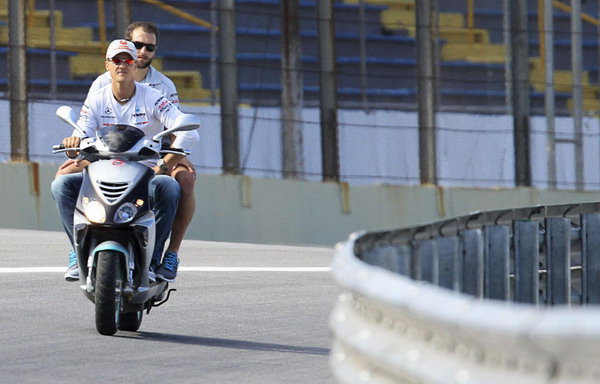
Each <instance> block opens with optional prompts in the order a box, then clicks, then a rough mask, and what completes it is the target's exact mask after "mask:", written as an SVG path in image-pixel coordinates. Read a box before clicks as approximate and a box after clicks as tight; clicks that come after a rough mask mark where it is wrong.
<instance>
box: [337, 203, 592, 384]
mask: <svg viewBox="0 0 600 384" xmlns="http://www.w3.org/2000/svg"><path fill="white" fill-rule="evenodd" d="M333 274H334V277H335V279H336V280H337V282H338V283H339V284H340V285H341V287H342V288H343V290H344V292H343V293H342V294H341V295H340V297H339V299H338V302H337V303H336V306H335V308H334V310H333V313H332V315H331V326H332V329H333V331H334V336H335V341H334V347H333V350H332V355H331V366H332V369H333V371H334V374H335V376H336V378H337V380H338V381H339V382H341V383H358V382H361V383H364V382H368V383H392V382H400V383H440V384H441V383H444V384H448V383H527V384H536V383H550V382H551V383H592V382H594V383H597V382H600V367H598V364H597V363H596V362H595V359H596V358H595V357H596V356H597V353H598V352H600V307H597V306H595V305H589V304H596V303H598V301H599V300H600V204H599V203H586V204H573V205H557V206H535V207H526V208H519V209H510V210H501V211H489V212H475V213H472V214H470V215H466V216H462V217H458V218H454V219H451V220H445V221H440V222H435V223H431V224H427V225H420V226H414V227H409V228H402V229H393V230H382V231H370V232H360V233H355V234H353V235H351V237H350V239H349V240H348V241H346V242H345V243H341V244H339V245H338V246H337V248H336V255H335V259H334V263H333ZM588 305H589V306H588Z"/></svg>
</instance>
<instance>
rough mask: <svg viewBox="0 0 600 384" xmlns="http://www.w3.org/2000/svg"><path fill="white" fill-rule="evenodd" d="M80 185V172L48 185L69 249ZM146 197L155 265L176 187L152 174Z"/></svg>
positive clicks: (170, 180)
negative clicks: (152, 221)
mask: <svg viewBox="0 0 600 384" xmlns="http://www.w3.org/2000/svg"><path fill="white" fill-rule="evenodd" d="M82 182H83V174H82V173H72V174H69V175H62V176H59V177H57V178H56V179H54V181H52V185H51V189H52V196H53V197H54V200H55V201H56V206H57V208H58V212H59V214H60V218H61V220H62V223H63V227H64V228H65V232H66V233H67V236H68V237H69V241H70V242H71V246H73V247H74V244H75V243H74V241H73V216H74V215H75V206H76V205H77V197H78V196H79V189H80V188H81V183H82ZM149 195H150V196H149V198H150V206H151V207H152V211H154V216H155V218H156V241H155V244H154V252H153V254H152V262H153V263H155V264H156V265H159V264H160V261H161V259H162V252H163V248H164V247H165V242H166V241H167V238H168V237H169V233H170V232H171V227H172V226H173V219H175V213H177V206H178V205H179V195H180V189H179V184H177V181H175V179H173V178H172V177H170V176H165V175H156V176H154V177H153V178H152V181H150V186H149Z"/></svg>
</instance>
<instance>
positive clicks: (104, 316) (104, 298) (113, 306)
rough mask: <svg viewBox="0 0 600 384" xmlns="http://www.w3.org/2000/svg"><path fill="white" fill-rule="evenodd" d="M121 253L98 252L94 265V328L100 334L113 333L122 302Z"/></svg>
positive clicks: (115, 330) (115, 329)
mask: <svg viewBox="0 0 600 384" xmlns="http://www.w3.org/2000/svg"><path fill="white" fill-rule="evenodd" d="M120 256H121V254H120V253H119V252H114V251H102V252H99V253H98V259H97V260H98V262H97V265H96V289H95V292H96V293H95V298H94V299H95V300H94V301H95V304H96V330H97V331H98V333H100V334H101V335H108V336H110V335H114V334H115V333H116V332H117V325H118V324H119V319H120V316H121V306H122V304H123V301H122V300H123V298H122V292H123V281H124V276H123V269H122V268H121V257H120Z"/></svg>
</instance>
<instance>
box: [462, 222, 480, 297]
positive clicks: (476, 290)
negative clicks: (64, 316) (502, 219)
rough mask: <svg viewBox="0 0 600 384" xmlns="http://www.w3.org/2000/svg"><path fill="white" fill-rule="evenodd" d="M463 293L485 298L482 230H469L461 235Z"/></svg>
mask: <svg viewBox="0 0 600 384" xmlns="http://www.w3.org/2000/svg"><path fill="white" fill-rule="evenodd" d="M461 237H462V245H463V250H462V260H461V263H460V267H461V290H460V291H461V292H463V293H467V294H470V295H473V296H476V297H483V234H482V232H481V230H480V229H468V230H466V231H464V232H463V233H462V234H461Z"/></svg>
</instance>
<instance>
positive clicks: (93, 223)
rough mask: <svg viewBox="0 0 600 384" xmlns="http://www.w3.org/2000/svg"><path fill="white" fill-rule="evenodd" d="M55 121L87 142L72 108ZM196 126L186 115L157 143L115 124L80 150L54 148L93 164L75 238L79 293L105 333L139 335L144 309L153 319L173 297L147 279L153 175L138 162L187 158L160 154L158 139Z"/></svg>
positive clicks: (152, 228) (85, 181) (87, 175)
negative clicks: (155, 311)
mask: <svg viewBox="0 0 600 384" xmlns="http://www.w3.org/2000/svg"><path fill="white" fill-rule="evenodd" d="M56 115H57V116H58V117H60V118H61V119H62V120H64V121H65V122H67V123H68V124H69V125H71V126H72V127H73V128H75V129H76V130H78V131H79V132H81V133H82V135H83V136H85V134H84V133H83V131H82V130H81V128H79V127H78V126H77V124H76V117H75V113H74V111H73V110H72V109H71V108H70V107H67V106H62V107H60V108H58V109H57V111H56ZM199 126H200V124H199V120H198V118H197V117H196V116H194V115H188V114H185V115H181V116H179V117H178V119H177V120H176V122H175V124H174V125H173V126H172V127H171V128H170V129H167V130H164V131H162V132H160V133H159V134H157V135H156V136H154V137H153V138H152V140H148V139H145V138H144V133H143V132H142V131H141V130H140V129H138V128H136V127H133V126H129V125H111V126H108V127H103V128H101V129H100V130H99V131H98V133H97V137H93V138H84V139H82V141H81V144H80V147H79V148H69V149H66V148H64V147H63V146H62V145H55V146H53V153H61V152H65V151H67V150H74V149H75V150H79V153H80V155H79V157H80V158H81V159H83V160H88V161H89V162H90V164H89V165H88V166H87V167H86V168H85V169H84V170H83V182H82V185H81V190H80V192H79V197H78V199H77V206H76V209H75V216H74V228H73V229H74V232H73V237H74V240H75V252H76V253H77V261H78V265H79V281H80V287H81V289H82V290H83V292H84V294H85V295H86V296H87V298H88V299H90V300H91V301H92V302H93V303H94V304H95V312H96V330H97V331H98V332H99V333H100V334H103V335H113V334H115V333H116V332H117V329H120V330H124V331H137V330H138V329H139V327H140V325H141V323H142V317H143V312H144V310H146V311H147V312H146V313H149V312H150V309H151V308H152V307H158V306H160V305H161V304H163V303H165V302H166V301H167V300H168V299H169V296H170V294H171V292H172V291H174V289H170V290H169V289H168V288H169V284H168V283H167V282H166V281H156V282H154V281H152V280H150V279H149V277H148V269H149V266H150V262H151V259H152V253H153V250H154V240H155V218H154V213H153V212H152V209H151V208H152V207H151V206H150V204H149V194H148V193H149V192H148V186H149V183H150V180H151V179H152V178H153V177H154V171H153V170H152V169H151V168H149V167H148V166H146V165H143V164H141V163H139V161H140V160H147V159H158V158H159V157H160V156H161V155H163V154H166V153H176V154H180V155H181V154H183V155H188V154H189V151H186V150H179V149H173V148H168V149H163V148H162V147H161V139H162V138H163V137H164V136H166V135H168V134H169V133H172V132H175V131H187V130H194V129H197V128H198V127H199ZM165 296H166V298H165Z"/></svg>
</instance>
